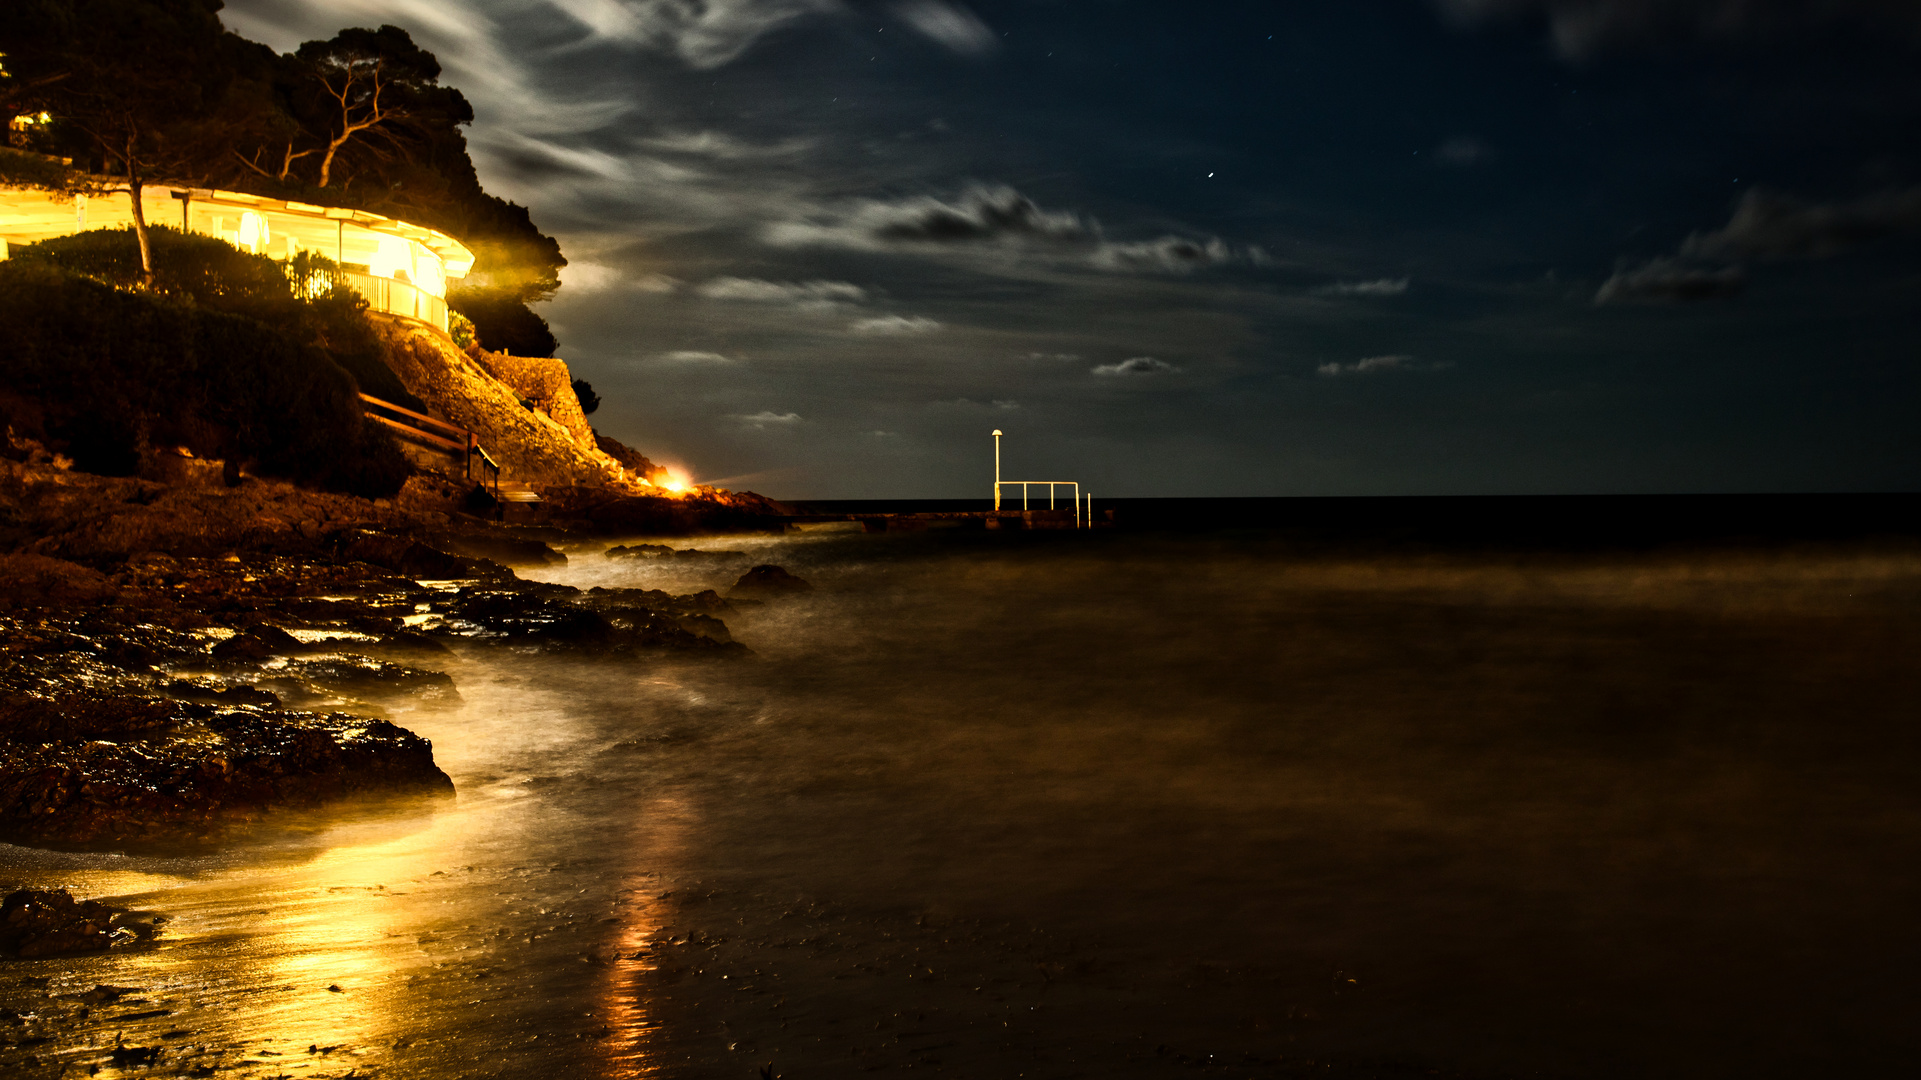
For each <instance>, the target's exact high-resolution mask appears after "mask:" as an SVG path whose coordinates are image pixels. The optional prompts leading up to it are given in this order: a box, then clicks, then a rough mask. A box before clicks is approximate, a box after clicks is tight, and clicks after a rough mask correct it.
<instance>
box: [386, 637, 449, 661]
mask: <svg viewBox="0 0 1921 1080" xmlns="http://www.w3.org/2000/svg"><path fill="white" fill-rule="evenodd" d="M375 650H377V651H380V652H385V653H390V654H393V655H397V656H422V657H436V658H441V659H446V658H449V657H452V656H453V654H454V651H453V650H452V649H449V648H448V647H447V646H445V645H443V644H441V643H440V642H438V641H435V640H434V639H433V638H431V637H428V636H427V635H426V634H423V633H421V632H419V631H418V630H395V631H394V632H393V633H390V634H382V635H381V636H380V641H379V642H378V643H377V644H376V645H375V646H374V648H373V650H370V651H375Z"/></svg>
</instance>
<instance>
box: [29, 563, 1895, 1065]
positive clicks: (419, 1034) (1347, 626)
mask: <svg viewBox="0 0 1921 1080" xmlns="http://www.w3.org/2000/svg"><path fill="white" fill-rule="evenodd" d="M667 544H668V545H669V546H674V547H680V548H686V547H698V548H701V549H703V550H709V551H717V550H718V551H737V552H739V555H738V556H721V557H719V558H717V559H714V560H707V559H680V558H667V559H659V558H655V559H632V558H626V559H607V558H604V557H602V556H600V555H599V552H600V551H601V550H604V545H603V544H602V542H601V541H598V540H596V541H591V542H579V543H573V544H569V543H565V542H563V543H560V544H558V545H557V546H559V547H561V548H562V550H564V551H566V553H567V554H568V562H567V563H566V565H565V566H551V567H547V568H545V569H538V570H535V569H523V570H522V571H520V573H521V574H522V576H523V577H526V578H532V579H541V580H545V581H548V582H552V583H556V584H568V585H573V586H576V587H579V588H582V589H591V588H594V587H602V588H612V587H621V588H649V589H662V590H664V591H666V592H669V593H674V592H686V591H691V590H694V589H696V588H697V587H699V588H707V587H714V586H716V585H720V586H722V587H724V586H725V585H726V584H727V583H728V581H729V580H730V579H731V577H733V576H737V575H738V573H739V572H740V570H741V569H742V568H744V567H747V566H751V565H754V564H757V563H777V564H779V565H782V566H784V567H786V568H787V569H788V570H790V571H791V572H792V573H794V574H797V575H799V576H800V577H802V578H804V579H806V580H808V581H810V582H812V583H813V585H814V591H813V592H812V593H809V594H806V595H803V596H795V597H791V598H787V599H783V600H780V601H777V602H776V601H770V602H768V603H766V604H765V605H764V606H761V607H752V606H748V605H742V606H741V608H740V609H739V610H737V611H736V612H733V613H730V614H728V615H726V616H724V618H725V620H726V622H727V625H728V627H729V629H730V631H731V634H732V636H733V639H734V640H735V641H738V642H740V643H742V645H743V646H744V647H745V649H746V650H749V653H748V654H747V655H742V656H735V657H719V656H709V655H692V654H689V655H672V654H664V653H663V654H658V655H649V656H646V657H643V658H640V659H639V660H638V661H636V662H622V663H619V664H614V663H609V662H607V661H606V660H604V659H600V658H593V657H569V656H555V655H551V654H544V653H536V652H534V651H532V650H529V649H526V648H516V646H515V643H514V642H513V641H511V640H502V641H496V642H489V643H479V642H467V643H456V644H455V645H454V650H455V654H456V655H455V658H454V659H453V661H452V662H451V663H449V664H446V665H444V666H445V667H446V669H447V672H448V674H450V675H451V676H452V677H453V680H454V683H455V685H456V686H457V687H458V691H459V694H460V698H461V700H460V703H459V705H458V706H457V707H454V708H446V707H439V708H424V707H423V708H419V709H413V710H410V709H407V708H406V707H404V706H395V707H394V708H393V710H392V712H391V715H392V716H393V718H394V720H395V722H396V723H399V724H401V725H402V726H404V727H406V728H407V729H409V730H411V731H414V732H417V733H418V734H420V735H421V736H423V737H425V738H427V739H429V740H431V742H432V744H433V747H434V756H435V761H436V763H437V764H438V765H439V767H440V768H441V769H443V770H445V771H446V773H447V775H448V776H449V777H451V778H452V780H453V783H454V785H455V789H456V791H457V796H456V798H455V799H454V800H453V801H452V802H451V803H437V804H434V805H432V806H430V807H428V808H426V809H421V808H419V807H412V808H409V807H399V808H394V809H391V810H387V811H384V812H372V811H369V810H364V809H363V810H357V811H355V812H353V813H351V814H343V815H339V816H336V817H332V818H329V817H325V816H315V817H314V818H313V819H312V820H310V821H308V822H307V823H306V825H305V826H304V827H303V828H301V829H299V830H295V831H290V832H282V833H278V834H273V835H261V836H256V837H253V838H251V839H249V840H248V841H247V842H245V843H242V844H239V845H236V846H232V847H230V848H227V849H225V850H222V851H220V852H217V853H214V854H209V855H200V856H187V857H170V858H161V857H146V856H132V857H125V856H115V855H98V854H94V855H88V854H56V853H49V852H43V851H33V850H29V849H24V848H6V849H0V851H4V855H0V864H4V865H5V867H6V868H7V869H6V873H7V878H8V880H9V882H11V883H14V884H19V885H40V886H46V885H55V884H60V885H65V886H68V887H70V888H73V890H74V892H75V895H85V896H88V897H104V898H108V899H110V900H111V901H112V902H113V903H115V904H118V905H121V906H124V907H129V908H133V909H136V910H143V911H156V912H161V913H163V914H165V915H166V916H167V918H168V920H169V921H167V922H166V923H165V924H164V932H163V933H162V934H161V935H160V936H159V937H157V938H156V939H155V940H154V941H153V942H152V943H150V944H144V945H139V946H136V947H131V948H128V949H125V950H116V951H115V952H113V953H110V954H107V955H104V956H99V957H85V958H66V959H48V960H33V961H19V962H16V963H14V964H13V965H12V966H11V967H10V969H9V973H8V985H9V989H8V991H7V994H8V998H9V1000H7V1001H5V1002H0V1007H5V1008H9V1009H13V1010H15V1012H16V1014H22V1015H24V1014H28V1013H34V1014H35V1015H37V1017H38V1019H37V1020H22V1019H20V1018H19V1017H18V1016H16V1019H15V1020H14V1021H12V1026H13V1034H12V1036H11V1039H12V1045H11V1047H10V1048H8V1049H5V1050H0V1055H4V1059H3V1060H4V1061H5V1063H6V1064H7V1065H8V1067H9V1069H12V1070H17V1071H18V1072H19V1073H20V1074H21V1075H38V1074H39V1073H37V1072H36V1071H35V1070H40V1071H42V1072H44V1073H45V1075H50V1076H51V1075H57V1073H58V1070H59V1068H61V1067H63V1066H65V1065H67V1064H77V1063H81V1062H105V1063H111V1062H110V1059H111V1056H112V1054H113V1053H114V1047H115V1046H116V1045H117V1046H119V1047H122V1048H123V1049H124V1048H125V1047H140V1048H157V1049H158V1050H159V1051H162V1052H163V1056H162V1057H161V1058H160V1059H159V1060H162V1061H164V1062H165V1063H167V1066H168V1067H169V1068H174V1069H177V1070H179V1071H181V1072H185V1073H188V1074H192V1073H191V1070H193V1069H200V1068H206V1069H214V1070H216V1071H217V1074H219V1075H236V1076H262V1077H264V1076H278V1075H295V1076H298V1075H309V1076H338V1075H345V1074H346V1073H348V1072H349V1071H350V1070H352V1071H353V1072H354V1073H355V1075H359V1076H369V1075H383V1076H396V1077H398V1076H423V1077H425V1076H454V1075H465V1076H524V1075H530V1074H534V1073H544V1072H551V1071H554V1070H556V1069H563V1068H564V1069H571V1070H575V1071H580V1072H584V1073H587V1074H590V1075H599V1076H610V1077H624V1076H673V1077H708V1076H714V1077H727V1076H752V1075H755V1074H756V1073H757V1072H758V1070H759V1069H760V1068H761V1067H762V1066H764V1065H768V1064H771V1065H772V1067H773V1073H774V1074H776V1075H786V1076H794V1077H798V1076H809V1075H812V1076H822V1075H853V1074H855V1073H858V1072H862V1071H902V1070H906V1069H909V1068H912V1069H915V1070H936V1071H941V1072H946V1073H951V1074H953V1075H966V1076H980V1075H1008V1076H1018V1075H1025V1076H1062V1077H1065V1076H1076V1075H1090V1076H1165V1075H1183V1074H1187V1073H1190V1072H1192V1073H1195V1074H1197V1075H1221V1076H1296V1075H1306V1074H1308V1073H1310V1072H1311V1073H1315V1074H1317V1075H1337V1076H1376V1075H1382V1076H1399V1075H1409V1076H1415V1075H1444V1076H1464V1077H1466V1076H1472V1077H1504V1076H1568V1077H1585V1076H1618V1075H1645V1076H1676V1077H1679V1076H1790V1075H1805V1074H1806V1072H1807V1071H1808V1070H1810V1069H1814V1068H1820V1069H1823V1070H1831V1069H1837V1068H1845V1069H1847V1070H1850V1071H1854V1072H1857V1073H1860V1074H1865V1075H1877V1074H1887V1073H1890V1072H1893V1071H1897V1070H1898V1069H1899V1068H1900V1066H1901V1063H1903V1062H1905V1061H1907V1060H1910V1059H1911V1058H1912V1054H1913V1051H1914V1049H1915V1047H1914V1037H1913V1035H1912V1032H1911V1031H1910V1030H1909V1025H1907V1024H1906V1023H1905V1020H1904V1017H1905V1015H1906V1012H1907V1011H1908V1004H1909V1003H1911V1002H1912V1000H1913V998H1914V995H1913V990H1914V979H1913V976H1912V974H1911V971H1912V968H1913V963H1912V962H1913V960H1914V958H1915V957H1916V955H1917V945H1921V941H1918V940H1917V935H1916V934H1915V932H1914V931H1913V929H1912V927H1911V925H1910V921H1909V920H1908V919H1907V918H1906V916H1905V912H1906V911H1908V910H1909V909H1910V908H1911V902H1912V899H1913V897H1914V893H1915V889H1916V886H1917V879H1916V875H1915V873H1914V871H1913V869H1912V867H1913V866H1914V865H1916V860H1915V858H1914V856H1915V854H1916V850H1915V849H1916V847H1917V839H1918V838H1921V830H1918V829H1917V828H1916V826H1917V813H1918V812H1921V806H1918V805H1917V803H1916V801H1915V797H1914V795H1913V792H1914V790H1915V786H1914V784H1913V780H1914V776H1913V771H1914V765H1913V763H1914V761H1915V760H1917V758H1916V756H1915V754H1914V749H1915V747H1914V739H1915V735H1914V733H1913V731H1912V729H1911V724H1910V723H1909V716H1910V713H1911V704H1910V703H1911V702H1912V700H1913V692H1914V690H1915V689H1916V686H1915V683H1916V679H1917V676H1916V675H1915V674H1914V673H1913V671H1912V664H1911V662H1910V658H1911V657H1912V655H1913V653H1914V646H1915V644H1916V642H1917V638H1918V637H1921V619H1918V618H1917V617H1916V615H1915V612H1916V611H1917V610H1921V609H1917V607H1916V605H1915V603H1914V600H1915V598H1916V594H1917V590H1921V553H1918V552H1917V551H1916V550H1915V549H1914V548H1913V547H1912V546H1911V545H1904V544H1902V543H1899V542H1882V543H1878V544H1876V543H1854V544H1833V543H1830V544H1821V545H1799V546H1796V545H1777V546H1773V547H1766V546H1762V547H1755V546H1743V547H1718V548H1717V547H1715V546H1713V545H1691V546H1685V547H1674V548H1669V549H1656V550H1637V551H1617V552H1574V553H1570V552H1540V553H1537V554H1535V555H1532V556H1529V555H1525V554H1520V555H1517V554H1516V553H1513V552H1503V553H1499V554H1494V555H1490V554H1476V553H1473V552H1462V551H1460V550H1446V551H1436V550H1426V551H1423V550H1414V549H1409V550H1400V551H1391V550H1390V551H1373V552H1368V553H1366V555H1365V557H1354V556H1352V555H1348V556H1343V555H1342V554H1341V553H1340V552H1338V551H1330V550H1327V549H1325V548H1322V549H1313V548H1304V547H1303V546H1302V545H1301V544H1300V543H1298V541H1297V540H1294V539H1289V538H1287V537H1281V536H1276V535H1269V534H1263V533H1260V532H1259V531H1245V530H1244V531H1241V532H1238V533H1234V534H1215V535H1210V534H1194V535H1169V534H1128V533H1125V532H1117V533H1111V534H1092V535H1090V534H1085V533H1083V534H1078V535H1076V534H1073V533H1066V534H1052V535H1049V534H1033V535H1021V534H1012V535H1006V536H1001V535H995V534H990V533H968V532H958V531H956V532H933V533H921V534H907V535H900V534H880V535H869V534H861V533H851V534H850V533H817V534H809V533H803V534H788V535H786V536H761V537H730V538H724V539H721V540H717V541H716V540H708V539H701V540H699V541H688V540H669V541H667ZM40 979H45V980H46V982H45V983H44V984H38V983H36V980H40ZM99 985H107V986H112V987H127V988H131V989H129V990H127V991H126V992H125V993H124V994H122V995H121V996H119V997H117V998H114V999H112V1000H111V1001H106V1002H91V1003H89V1002H86V1001H85V995H86V994H87V993H89V992H91V991H92V990H93V988H94V987H96V986H99ZM96 996H98V995H97V994H96ZM23 1005H24V1006H30V1008H23ZM83 1009H84V1010H86V1013H85V1016H84V1018H81V1010H83ZM56 1017H58V1018H60V1020H59V1022H58V1023H53V1022H51V1021H52V1020H53V1019H54V1018H56ZM36 1025H37V1026H36ZM33 1031H37V1032H40V1034H38V1035H34V1034H28V1033H29V1032H33ZM32 1038H45V1039H47V1040H48V1041H46V1042H41V1043H33V1044H29V1043H28V1042H27V1041H26V1040H27V1039H32ZM123 1056H124V1055H123ZM35 1061H37V1062H38V1063H39V1064H37V1065H36V1064H34V1062H35ZM208 1075H213V1074H208Z"/></svg>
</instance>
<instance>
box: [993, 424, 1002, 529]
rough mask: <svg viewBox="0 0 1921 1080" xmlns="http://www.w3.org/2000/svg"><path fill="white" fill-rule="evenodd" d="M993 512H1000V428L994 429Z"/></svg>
mask: <svg viewBox="0 0 1921 1080" xmlns="http://www.w3.org/2000/svg"><path fill="white" fill-rule="evenodd" d="M994 512H995V513H996V514H998V513H1000V512H1001V429H1000V428H995V429H994Z"/></svg>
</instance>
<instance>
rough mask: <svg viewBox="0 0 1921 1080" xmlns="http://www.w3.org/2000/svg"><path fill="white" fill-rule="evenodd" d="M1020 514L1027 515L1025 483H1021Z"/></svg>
mask: <svg viewBox="0 0 1921 1080" xmlns="http://www.w3.org/2000/svg"><path fill="white" fill-rule="evenodd" d="M1021 513H1023V514H1025V513H1027V481H1025V480H1023V481H1021Z"/></svg>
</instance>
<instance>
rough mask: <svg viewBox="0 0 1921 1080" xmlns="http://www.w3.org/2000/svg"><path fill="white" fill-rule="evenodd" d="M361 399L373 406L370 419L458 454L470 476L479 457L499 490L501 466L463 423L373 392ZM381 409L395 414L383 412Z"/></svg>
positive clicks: (417, 439)
mask: <svg viewBox="0 0 1921 1080" xmlns="http://www.w3.org/2000/svg"><path fill="white" fill-rule="evenodd" d="M360 400H361V401H364V402H366V403H367V404H368V405H370V406H372V408H369V409H367V410H366V413H367V419H369V420H374V421H377V422H379V423H381V424H385V425H386V426H387V427H389V428H391V429H393V430H394V431H395V432H398V433H399V434H401V435H405V436H406V437H408V438H410V439H414V440H416V441H418V442H424V443H426V444H427V445H429V446H435V447H439V448H440V449H442V450H445V451H447V452H448V453H450V454H455V455H457V456H459V458H460V463H461V469H462V470H463V472H464V474H465V475H466V477H467V479H469V480H471V479H473V477H474V461H475V459H476V458H477V459H479V462H480V466H481V468H482V469H486V470H491V471H492V473H493V482H494V490H495V491H496V492H498V491H499V490H500V466H499V465H498V464H497V463H495V461H494V459H493V458H492V457H490V456H488V454H487V451H485V450H483V449H481V448H480V439H479V437H478V436H476V435H475V434H474V433H473V432H471V431H469V430H467V429H466V428H464V427H459V426H457V425H454V424H449V423H448V422H447V421H445V420H440V419H437V418H435V417H432V416H428V415H427V414H426V413H419V412H415V411H413V410H412V409H409V408H407V407H406V406H404V405H396V404H394V403H393V402H391V401H386V400H383V399H381V398H377V397H375V396H373V395H372V394H362V395H360ZM382 412H387V413H394V414H397V415H396V416H383V415H382Z"/></svg>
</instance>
